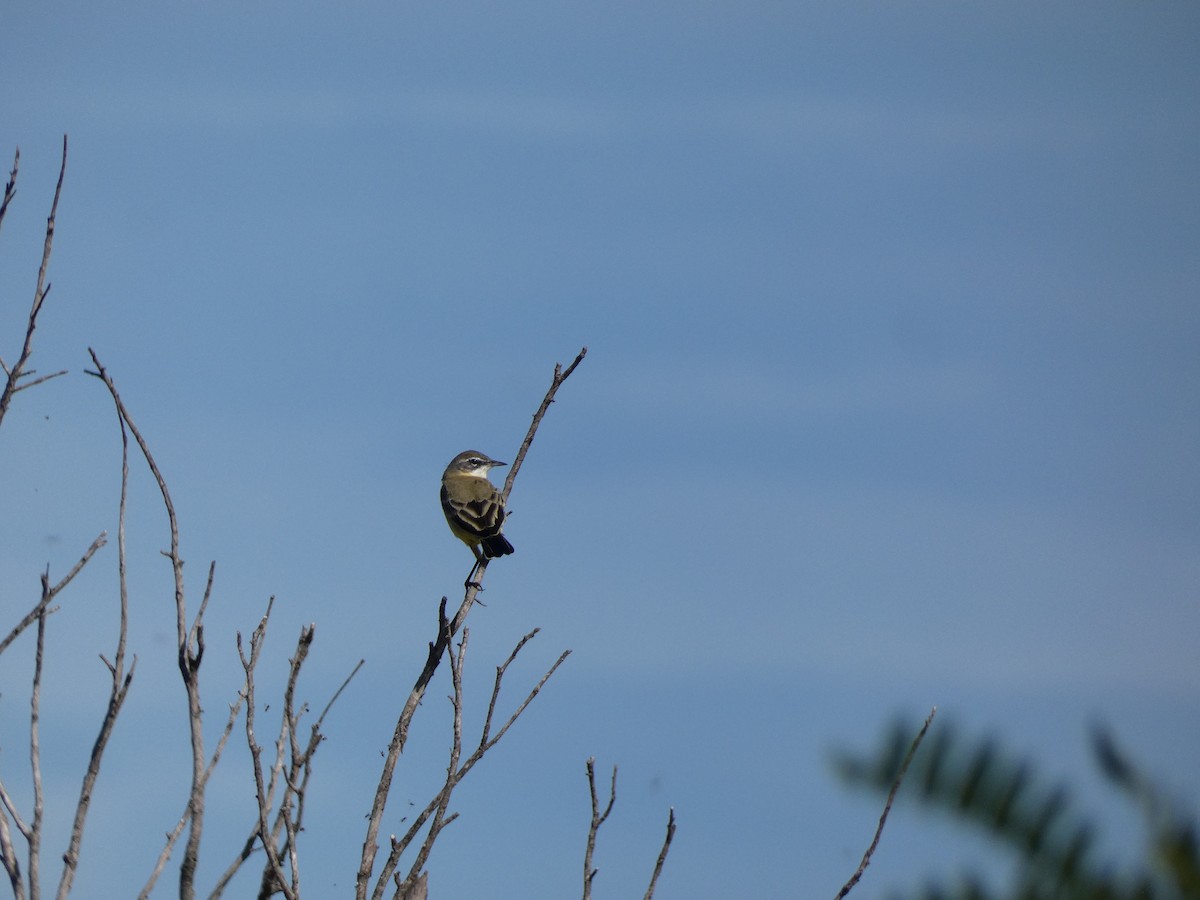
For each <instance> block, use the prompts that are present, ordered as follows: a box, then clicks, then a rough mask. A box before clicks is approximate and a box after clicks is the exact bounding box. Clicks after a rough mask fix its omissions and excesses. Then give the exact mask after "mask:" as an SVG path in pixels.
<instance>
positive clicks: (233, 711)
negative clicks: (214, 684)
mask: <svg viewBox="0 0 1200 900" xmlns="http://www.w3.org/2000/svg"><path fill="white" fill-rule="evenodd" d="M241 711H242V697H241V696H240V695H239V696H238V699H237V701H236V702H234V703H231V704H230V705H229V718H228V719H226V720H225V728H224V730H223V731H222V732H221V737H220V738H219V739H218V740H217V747H216V749H215V750H214V751H213V755H212V759H210V760H209V761H208V765H207V766H205V769H204V783H205V785H207V783H208V779H209V778H210V777H211V776H212V773H213V770H214V769H215V768H216V767H217V763H218V762H220V760H221V753H222V751H224V749H225V744H226V743H227V742H228V741H229V736H230V735H231V734H232V733H233V726H234V725H235V724H236V723H237V719H238V715H239V714H240V713H241ZM190 811H191V802H190V799H189V802H188V803H187V805H185V806H184V810H183V813H182V814H181V815H180V817H179V821H178V822H176V823H175V827H174V828H173V829H171V831H169V832H168V833H167V842H166V845H165V846H164V847H163V849H162V852H161V853H160V854H159V856H158V860H157V862H156V863H155V866H154V871H153V872H151V873H150V877H149V879H147V881H146V884H145V886H144V887H143V888H142V889H141V891H139V892H138V900H147V898H148V897H149V896H150V893H151V892H152V891H153V890H154V885H155V882H157V881H158V877H159V875H161V874H162V871H163V869H164V868H165V867H166V865H167V860H168V859H170V858H171V852H172V851H173V850H174V848H175V842H176V841H177V840H179V836H180V835H181V834H183V829H184V828H185V827H187V824H188V822H190V821H191V819H190V817H189V813H190ZM257 834H258V831H257V829H255V831H254V833H253V834H252V835H251V838H250V843H251V846H253V843H254V835H257ZM249 855H250V853H249V851H247V852H246V856H249ZM244 859H245V857H243V858H242V860H238V862H237V863H236V865H234V866H233V867H232V871H230V872H228V873H227V875H228V877H226V876H225V875H223V876H222V877H221V880H220V881H219V882H218V887H217V889H216V890H214V891H213V893H212V894H211V895H210V897H218V896H220V894H221V890H223V889H224V885H225V883H226V882H228V881H229V879H231V878H232V877H233V874H234V872H236V871H237V868H238V866H240V865H241V863H242V861H244Z"/></svg>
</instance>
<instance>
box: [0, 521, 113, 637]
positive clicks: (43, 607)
mask: <svg viewBox="0 0 1200 900" xmlns="http://www.w3.org/2000/svg"><path fill="white" fill-rule="evenodd" d="M107 543H108V532H107V531H102V532H100V534H99V535H98V536H97V537H96V539H95V540H94V541H92V543H91V546H89V547H88V548H87V550H85V551H84V554H83V556H81V557H80V558H79V561H78V562H76V563H75V565H74V566H72V567H71V571H69V572H68V573H67V574H66V575H64V576H63V578H62V580H61V581H59V582H58V584H56V585H54V586H53V587H51V586H50V585H49V583H48V581H47V579H46V578H45V577H43V579H42V595H41V598H40V599H39V600H38V602H37V603H36V604H34V607H33V609H31V610H30V611H29V612H28V613H26V614H25V616H24V618H22V619H21V621H20V622H18V623H17V624H16V626H15V627H14V628H13V630H12V631H10V632H9V633H8V635H7V636H6V637H5V638H4V640H0V653H3V652H4V651H5V650H7V649H8V647H9V645H10V644H11V643H12V642H13V641H15V640H16V639H17V638H18V637H20V636H21V632H23V631H24V630H25V629H26V628H28V627H29V626H30V625H32V624H33V623H34V622H36V621H37V620H38V617H39V616H41V615H42V613H43V612H46V613H49V612H52V610H50V609H49V606H50V604H51V603H53V602H54V598H55V597H57V596H58V594H59V592H60V591H62V589H63V588H65V587H66V586H67V585H68V584H70V583H71V582H72V581H73V580H74V578H75V576H76V575H78V574H79V573H80V572H81V571H82V570H83V567H84V566H86V565H87V564H88V562H89V561H90V560H91V558H92V557H93V556H95V555H96V551H97V550H99V549H100V548H101V547H103V546H104V545H105V544H107Z"/></svg>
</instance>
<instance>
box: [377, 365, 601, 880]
mask: <svg viewBox="0 0 1200 900" xmlns="http://www.w3.org/2000/svg"><path fill="white" fill-rule="evenodd" d="M586 353H587V348H586V347H584V348H583V349H582V350H580V351H579V354H578V355H577V356H576V357H575V359H574V361H573V362H572V363H571V364H570V365H569V366H568V367H567V368H566V369H565V370H564V369H563V368H562V366H561V365H556V366H555V367H554V378H553V379H552V380H551V383H550V388H549V390H547V392H546V395H545V397H544V398H543V400H542V403H541V405H540V406H539V407H538V410H537V412H535V413H534V415H533V422H532V424H531V425H530V426H529V431H528V433H527V434H526V435H525V440H524V442H523V443H522V444H521V449H520V451H519V452H518V453H517V458H516V459H515V460H513V464H512V466H511V468H510V469H509V473H508V478H507V479H506V480H505V482H504V498H505V500H507V499H508V496H509V494H510V493H511V491H512V487H513V482H514V481H515V480H516V475H517V471H518V470H519V469H520V468H521V463H522V462H523V461H524V458H525V454H526V453H527V452H528V450H529V446H530V445H531V444H532V443H533V438H534V435H536V434H537V430H538V427H539V426H540V425H541V422H542V419H543V418H544V417H545V415H546V411H547V410H548V409H549V408H550V404H551V403H553V402H554V395H555V393H556V392H557V391H558V388H559V387H560V386H561V385H562V383H563V382H564V381H566V379H567V378H568V377H570V375H571V373H572V372H574V371H575V369H576V367H577V366H578V365H579V363H580V362H582V361H583V357H584V356H585V355H586ZM486 570H487V560H486V559H485V560H483V562H482V563H481V564H480V566H479V568H478V571H477V573H476V576H475V578H474V582H473V583H469V584H467V585H466V593H465V594H464V596H463V601H462V604H461V605H460V606H459V608H458V611H457V612H456V613H455V615H454V618H453V620H447V617H446V605H447V603H448V602H449V601H448V600H447V599H446V598H445V597H443V598H442V600H441V604H440V606H439V608H438V630H437V634H436V637H435V639H434V640H433V641H431V642H430V643H429V655H428V657H427V658H426V661H425V666H424V667H423V668H422V670H421V673H420V674H419V675H418V676H417V680H416V682H415V683H414V684H413V687H412V690H411V691H410V692H409V695H408V699H407V700H406V701H405V703H404V707H403V709H402V710H401V711H400V716H399V718H398V719H397V721H396V728H395V730H394V731H393V733H392V740H391V743H390V744H389V745H388V750H387V753H386V755H385V756H384V762H383V771H382V773H381V774H380V776H379V782H378V784H377V786H376V789H375V798H374V801H373V802H372V804H371V811H370V813H369V814H368V816H367V833H366V837H365V839H364V840H363V850H362V860H361V862H360V864H359V868H358V875H357V878H356V881H355V897H356V898H357V900H366V897H367V893H368V888H369V882H370V880H371V873H372V871H373V870H374V868H375V857H376V855H377V854H378V852H379V828H380V824H381V822H382V821H383V812H384V809H385V808H386V806H387V799H388V795H389V793H390V792H391V789H392V779H393V777H394V776H395V770H396V765H397V763H398V762H399V760H400V754H401V753H402V752H403V750H404V746H405V744H406V743H407V742H408V729H409V726H410V725H411V723H412V717H413V716H414V715H415V714H416V711H417V707H418V706H419V705H420V703H421V699H422V697H424V696H425V691H426V689H427V688H428V686H429V682H430V680H431V679H432V678H433V674H434V672H436V671H437V667H438V665H439V663H440V662H441V659H442V655H443V654H445V653H446V648H447V646H448V645H449V642H450V641H451V640H452V639H453V637H454V635H456V634H458V632H459V631H460V630H461V629H462V627H463V625H464V624H465V623H466V620H467V614H468V613H469V612H470V611H471V607H472V606H474V605H475V602H476V598H477V596H478V593H479V590H480V588H481V586H482V582H483V576H484V573H485V571H486Z"/></svg>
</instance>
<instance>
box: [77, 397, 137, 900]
mask: <svg viewBox="0 0 1200 900" xmlns="http://www.w3.org/2000/svg"><path fill="white" fill-rule="evenodd" d="M117 423H118V425H119V426H120V429H121V497H120V502H119V505H118V512H117V573H118V591H119V597H120V612H119V619H118V627H117V649H116V653H114V654H113V659H112V661H111V662H110V661H109V660H107V659H105V658H104V656H103V654H101V656H100V659H101V660H102V661H103V662H104V664H105V666H106V667H107V668H108V671H109V675H110V677H111V679H112V686H111V688H110V690H109V695H108V707H107V709H106V710H105V714H104V718H103V719H102V720H101V722H100V733H99V734H98V735H97V736H96V740H95V742H94V743H93V744H92V753H91V756H90V758H89V759H88V767H87V771H86V772H85V773H84V776H83V784H82V786H81V787H80V791H79V800H78V802H77V803H76V804H75V819H74V821H73V823H72V826H71V838H70V842H69V844H68V846H67V850H66V852H65V853H63V871H62V876H61V878H60V879H59V883H58V898H59V900H64V898H65V897H66V896H67V894H69V893H70V891H71V885H72V884H73V883H74V881H75V872H76V869H77V868H78V866H79V848H80V846H81V845H82V843H83V830H84V825H85V823H86V822H87V815H88V811H89V810H90V809H91V804H92V794H93V792H94V790H95V786H96V779H97V778H98V777H99V775H100V762H101V760H102V759H103V757H104V750H105V748H106V747H107V746H108V739H109V737H111V735H112V731H113V728H114V727H115V725H116V722H117V716H118V715H119V714H120V712H121V707H122V706H124V704H125V698H126V696H127V695H128V693H129V686H130V685H131V684H132V682H133V673H134V669H136V668H137V657H134V660H133V664H132V665H130V667H129V671H128V672H126V671H125V641H126V635H127V632H128V627H129V582H128V578H127V572H126V561H127V557H126V552H125V510H126V501H127V499H128V497H129V433H128V431H127V430H126V428H125V421H124V419H123V418H122V416H121V411H120V408H118V409H117Z"/></svg>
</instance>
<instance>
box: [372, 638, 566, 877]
mask: <svg viewBox="0 0 1200 900" xmlns="http://www.w3.org/2000/svg"><path fill="white" fill-rule="evenodd" d="M465 633H466V629H464V635H465ZM537 633H538V629H536V628H535V629H534V630H533V631H531V632H529V633H528V634H526V635H525V636H524V637H522V638H521V640H520V641H518V642H517V645H516V647H514V648H513V651H512V653H510V654H509V656H508V659H507V660H505V662H504V663H503V665H500V666H498V667H497V668H496V680H495V684H494V687H493V689H492V697H491V701H490V703H489V704H488V713H487V717H486V719H485V721H484V725H483V730H482V734H481V736H480V738H479V745H478V746H477V747H476V748H475V750H474V751H473V752H472V753H471V755H470V757H468V758H467V760H466V761H465V762H464V763H462V765H461V766H458V767H457V769H456V768H455V766H456V765H457V760H458V759H459V757H460V755H461V749H460V748H461V745H462V694H461V684H462V660H463V658H464V655H463V650H462V649H460V650H459V653H458V656H453V654H452V669H451V671H452V674H453V678H454V682H455V694H454V697H453V698H452V700H453V702H454V734H453V744H452V748H451V765H450V766H449V767H448V768H447V775H446V781H445V783H444V784H443V785H442V787H441V789H440V790H439V791H438V793H437V794H435V795H434V797H433V799H432V800H430V801H429V803H428V805H426V807H425V808H424V809H423V810H422V811H421V812H420V813H419V814H418V815H417V816H416V818H414V820H413V822H412V824H411V825H410V826H409V829H408V831H407V832H405V834H404V837H403V838H400V839H397V838H395V837H393V838H392V841H391V844H392V849H391V853H390V854H389V856H388V859H387V862H386V863H385V864H384V867H383V871H382V873H381V875H380V877H379V881H378V883H377V884H376V887H375V892H374V893H373V895H372V896H373V898H379V897H382V896H383V889H384V887H385V886H386V882H387V879H388V878H389V877H391V873H392V872H393V871H394V869H395V868H396V866H397V864H398V862H399V859H400V857H401V856H402V855H403V854H404V851H405V850H406V849H407V848H408V847H409V846H410V845H411V843H412V841H413V840H414V839H415V838H416V836H417V834H419V833H420V831H421V829H422V828H423V827H424V826H425V823H426V822H427V821H429V819H430V817H431V816H435V815H439V814H443V813H444V812H445V809H446V807H447V806H448V804H449V802H450V794H451V792H452V791H453V790H454V789H455V788H456V787H457V786H458V785H459V784H460V783H461V782H462V780H463V779H464V778H465V777H466V775H467V773H468V772H470V771H471V769H473V768H474V767H475V764H476V763H478V762H479V761H480V760H481V759H483V756H484V754H485V753H487V752H488V751H489V750H490V749H491V748H492V747H494V746H495V745H496V744H497V743H498V742H499V741H500V739H501V738H502V737H504V734H505V732H507V731H508V729H509V728H510V727H511V726H512V724H513V723H514V722H515V721H516V720H517V718H518V717H519V716H520V715H521V714H522V713H523V712H524V711H525V709H526V708H527V707H528V706H529V704H530V703H532V702H533V698H534V697H536V696H537V695H538V693H539V692H540V691H541V689H542V688H543V687H544V686H545V685H546V682H547V681H549V680H550V678H551V676H553V675H554V673H555V672H556V671H557V670H558V667H559V666H561V665H562V664H563V662H564V661H565V660H566V658H567V657H568V656H570V654H571V651H570V650H565V651H563V653H562V654H561V655H560V656H559V657H558V659H557V660H556V661H555V663H554V665H552V666H551V667H550V668H549V670H548V671H547V672H546V673H545V674H544V675H543V676H542V677H541V679H540V680H539V681H538V683H537V684H536V685H534V687H533V688H532V690H530V692H529V694H528V695H527V696H526V697H525V700H524V701H523V702H522V703H521V705H520V706H519V707H517V709H516V711H515V712H514V713H513V714H512V715H511V716H510V717H509V718H508V720H507V721H506V722H505V724H504V726H503V727H502V728H501V729H500V730H499V731H498V732H497V733H496V734H495V735H492V734H491V723H492V719H493V716H494V714H495V709H496V700H497V698H498V697H499V694H500V686H501V683H502V681H503V678H504V674H505V672H506V671H507V670H508V666H509V665H510V664H511V663H512V662H513V660H515V659H516V657H517V654H518V653H520V652H521V649H522V648H523V647H524V646H525V645H526V644H527V643H529V641H530V640H531V639H532V638H533V637H534V636H535V635H536V634H537ZM464 640H465V638H464ZM460 646H461V645H460ZM451 650H452V648H451ZM448 652H450V651H448ZM456 816H457V813H455V814H453V815H448V816H446V817H445V818H444V820H442V819H436V818H435V821H434V824H433V825H431V826H430V830H429V832H428V833H427V835H426V838H425V841H424V843H423V845H422V847H421V850H420V852H419V853H418V855H417V860H416V862H414V864H413V865H412V866H411V867H410V869H409V873H408V875H407V876H406V877H405V879H404V880H403V881H400V883H399V885H398V891H397V895H398V896H401V897H404V896H408V894H406V893H405V892H406V891H412V890H415V886H416V885H417V884H418V883H419V882H420V880H421V878H422V877H423V873H422V871H421V870H422V869H423V868H424V865H425V862H426V861H427V859H428V857H429V854H430V852H431V850H432V847H433V842H434V841H435V840H436V838H437V836H438V834H439V833H440V832H441V831H442V830H443V829H444V828H445V827H446V826H447V825H449V824H450V823H451V822H452V821H454V819H455V818H456ZM397 880H399V879H397Z"/></svg>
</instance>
